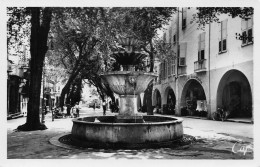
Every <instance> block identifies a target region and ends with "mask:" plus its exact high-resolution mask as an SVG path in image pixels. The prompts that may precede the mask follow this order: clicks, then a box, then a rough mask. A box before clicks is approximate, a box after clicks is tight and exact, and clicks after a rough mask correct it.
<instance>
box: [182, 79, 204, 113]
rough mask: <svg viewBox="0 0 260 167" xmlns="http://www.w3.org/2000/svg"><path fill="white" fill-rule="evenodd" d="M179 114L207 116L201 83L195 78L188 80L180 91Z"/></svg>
mask: <svg viewBox="0 0 260 167" xmlns="http://www.w3.org/2000/svg"><path fill="white" fill-rule="evenodd" d="M181 103H182V104H183V105H184V106H183V107H182V108H181V115H183V116H185V115H189V116H200V117H207V114H208V112H207V99H206V95H205V92H204V89H203V87H202V85H201V84H200V83H199V82H198V81H197V80H195V79H191V80H189V81H188V82H187V83H186V84H185V86H184V88H183V91H182V96H181Z"/></svg>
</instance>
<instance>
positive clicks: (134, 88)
mask: <svg viewBox="0 0 260 167" xmlns="http://www.w3.org/2000/svg"><path fill="white" fill-rule="evenodd" d="M101 77H102V79H104V80H105V81H107V83H108V84H109V87H110V88H111V90H112V91H113V92H115V93H117V94H119V95H138V94H140V93H141V92H144V91H145V89H146V88H147V86H148V84H149V83H150V82H151V81H152V79H154V78H156V77H157V75H156V74H155V73H147V72H140V71H113V72H107V73H104V74H101Z"/></svg>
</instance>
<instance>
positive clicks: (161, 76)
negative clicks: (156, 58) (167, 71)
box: [159, 63, 163, 81]
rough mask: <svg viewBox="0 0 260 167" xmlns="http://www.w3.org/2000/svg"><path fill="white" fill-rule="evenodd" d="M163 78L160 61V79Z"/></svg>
mask: <svg viewBox="0 0 260 167" xmlns="http://www.w3.org/2000/svg"><path fill="white" fill-rule="evenodd" d="M162 79H163V63H160V79H159V80H160V81H161V80H162Z"/></svg>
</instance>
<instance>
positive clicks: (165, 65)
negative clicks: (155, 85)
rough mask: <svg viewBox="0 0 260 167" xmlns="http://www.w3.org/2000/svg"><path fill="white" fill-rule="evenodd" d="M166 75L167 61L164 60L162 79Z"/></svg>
mask: <svg viewBox="0 0 260 167" xmlns="http://www.w3.org/2000/svg"><path fill="white" fill-rule="evenodd" d="M166 77H167V61H166V60H164V79H166Z"/></svg>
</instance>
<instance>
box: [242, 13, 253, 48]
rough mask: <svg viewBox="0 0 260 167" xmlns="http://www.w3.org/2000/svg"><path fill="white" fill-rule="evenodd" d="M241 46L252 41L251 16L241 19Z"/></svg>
mask: <svg viewBox="0 0 260 167" xmlns="http://www.w3.org/2000/svg"><path fill="white" fill-rule="evenodd" d="M241 27H242V36H243V37H246V38H243V39H242V46H243V45H247V44H251V43H253V18H248V19H242V26H241Z"/></svg>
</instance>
